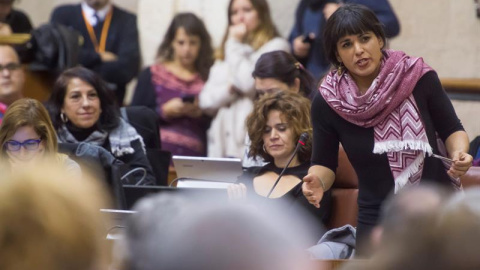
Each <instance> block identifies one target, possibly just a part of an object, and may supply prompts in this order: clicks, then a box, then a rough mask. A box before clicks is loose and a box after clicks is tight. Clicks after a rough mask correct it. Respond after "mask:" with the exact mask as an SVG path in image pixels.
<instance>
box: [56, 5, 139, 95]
mask: <svg viewBox="0 0 480 270" xmlns="http://www.w3.org/2000/svg"><path fill="white" fill-rule="evenodd" d="M50 20H51V22H54V23H60V24H63V25H66V26H69V27H71V28H73V29H75V30H77V31H79V32H80V33H81V34H82V36H83V38H84V44H83V47H82V50H81V52H80V55H79V60H80V63H81V64H82V65H83V66H84V67H86V68H89V69H92V70H94V71H95V72H97V73H99V74H100V75H101V76H102V78H103V79H104V80H106V81H107V82H110V83H113V84H115V85H116V86H117V91H118V92H119V93H118V94H120V95H121V96H122V98H123V95H124V94H125V85H126V84H127V83H128V82H129V81H130V80H132V79H133V78H134V77H135V76H137V73H138V72H139V68H140V47H139V42H138V30H137V16H135V15H134V14H131V13H129V12H127V11H125V10H123V9H120V8H118V7H116V6H113V15H112V21H111V24H110V28H109V30H108V36H107V43H106V48H105V49H106V51H109V52H112V53H114V54H116V55H117V57H118V60H117V61H113V62H105V63H103V62H102V61H101V58H100V55H99V54H98V53H96V52H95V46H94V45H93V42H92V41H91V39H90V36H89V34H88V30H87V27H86V25H85V22H84V20H83V15H82V7H81V5H80V4H77V5H62V6H59V7H57V8H56V9H55V10H54V11H53V13H52V16H51V19H50ZM97 38H98V39H100V37H99V36H97ZM118 94H117V97H118Z"/></svg>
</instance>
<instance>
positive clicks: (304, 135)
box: [267, 132, 308, 198]
mask: <svg viewBox="0 0 480 270" xmlns="http://www.w3.org/2000/svg"><path fill="white" fill-rule="evenodd" d="M307 139H308V133H306V132H304V133H302V134H300V138H299V139H298V142H297V146H296V147H295V150H294V151H293V154H292V156H291V157H290V159H289V160H288V162H287V165H285V167H283V170H282V172H281V173H280V174H279V175H278V178H277V180H276V181H275V183H274V184H273V186H272V188H271V189H270V191H269V192H268V195H267V198H270V195H272V192H273V190H274V189H275V187H276V186H277V184H278V182H280V178H282V176H283V174H284V173H285V170H286V169H287V168H288V165H290V163H291V162H292V160H293V157H295V155H296V154H297V152H298V150H300V148H301V147H302V146H305V141H306V140H307Z"/></svg>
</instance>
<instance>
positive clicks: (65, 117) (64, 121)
mask: <svg viewBox="0 0 480 270" xmlns="http://www.w3.org/2000/svg"><path fill="white" fill-rule="evenodd" d="M60 119H61V120H62V122H63V123H64V124H66V123H67V122H68V118H67V116H66V115H65V114H64V113H63V112H62V113H60Z"/></svg>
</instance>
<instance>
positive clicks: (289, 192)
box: [228, 91, 331, 244]
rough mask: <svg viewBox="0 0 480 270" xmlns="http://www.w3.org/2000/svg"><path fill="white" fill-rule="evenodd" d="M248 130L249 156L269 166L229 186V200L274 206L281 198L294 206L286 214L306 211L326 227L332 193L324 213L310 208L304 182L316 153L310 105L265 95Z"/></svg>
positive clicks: (283, 93) (302, 100)
mask: <svg viewBox="0 0 480 270" xmlns="http://www.w3.org/2000/svg"><path fill="white" fill-rule="evenodd" d="M247 127H248V135H249V136H250V139H251V141H252V143H251V146H250V152H249V156H252V157H257V156H260V157H262V158H263V159H264V160H265V161H266V162H268V163H267V164H266V165H264V166H263V167H250V168H248V169H247V171H246V172H245V173H244V174H243V175H242V176H241V177H239V179H238V181H237V182H238V184H232V185H230V186H229V188H228V192H229V197H231V198H245V197H250V198H255V197H257V198H258V196H259V197H262V199H264V198H269V199H271V200H270V201H271V203H274V204H276V203H278V202H279V200H275V199H278V198H281V200H283V201H286V202H288V204H289V205H290V209H285V211H286V212H288V213H290V212H294V211H297V209H298V208H303V209H305V210H306V211H308V212H309V213H311V215H312V216H313V217H314V218H316V220H317V221H319V223H323V224H325V223H326V222H327V220H328V218H329V215H330V206H331V205H330V204H331V194H330V192H327V193H325V195H324V196H323V199H322V201H321V205H322V208H320V209H318V208H316V207H314V206H313V205H310V204H309V203H308V201H307V200H306V198H305V197H304V196H303V195H302V178H303V177H304V176H305V175H307V173H308V168H309V167H310V155H311V151H312V137H311V135H312V128H311V124H310V101H309V100H308V99H306V98H304V97H302V96H300V95H299V94H295V93H292V92H287V91H281V92H277V93H274V94H270V95H264V96H263V97H261V98H260V99H259V100H258V101H257V102H256V103H255V106H254V110H253V112H252V113H251V114H250V115H249V117H248V118H247ZM302 133H306V134H308V138H306V139H305V140H304V142H302V145H301V146H300V148H299V150H298V152H295V150H296V146H297V142H298V141H299V138H300V135H301V134H302ZM290 159H291V162H290V164H288V162H289V160H290ZM287 164H288V168H286V169H285V172H284V175H283V176H282V177H281V178H280V180H279V182H278V185H276V186H275V185H274V184H275V183H276V180H277V178H278V176H279V175H280V173H281V172H282V171H283V169H284V167H286V166H287ZM272 188H274V189H273V190H272ZM247 192H248V196H247ZM270 193H271V194H270ZM322 229H323V228H322V226H321V225H319V226H318V230H317V235H316V236H315V237H314V239H312V243H311V244H313V243H315V242H316V241H317V240H318V239H320V236H321V234H322V233H323V230H322Z"/></svg>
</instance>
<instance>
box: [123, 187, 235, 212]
mask: <svg viewBox="0 0 480 270" xmlns="http://www.w3.org/2000/svg"><path fill="white" fill-rule="evenodd" d="M123 191H124V193H125V201H126V206H127V209H132V208H133V206H134V205H135V203H136V202H137V201H139V200H140V199H141V198H143V197H145V196H148V195H151V194H159V193H169V194H174V195H175V196H185V197H187V198H188V200H205V199H216V200H225V201H227V200H228V194H227V191H226V190H223V189H211V188H188V187H186V188H176V187H165V186H134V185H123Z"/></svg>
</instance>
